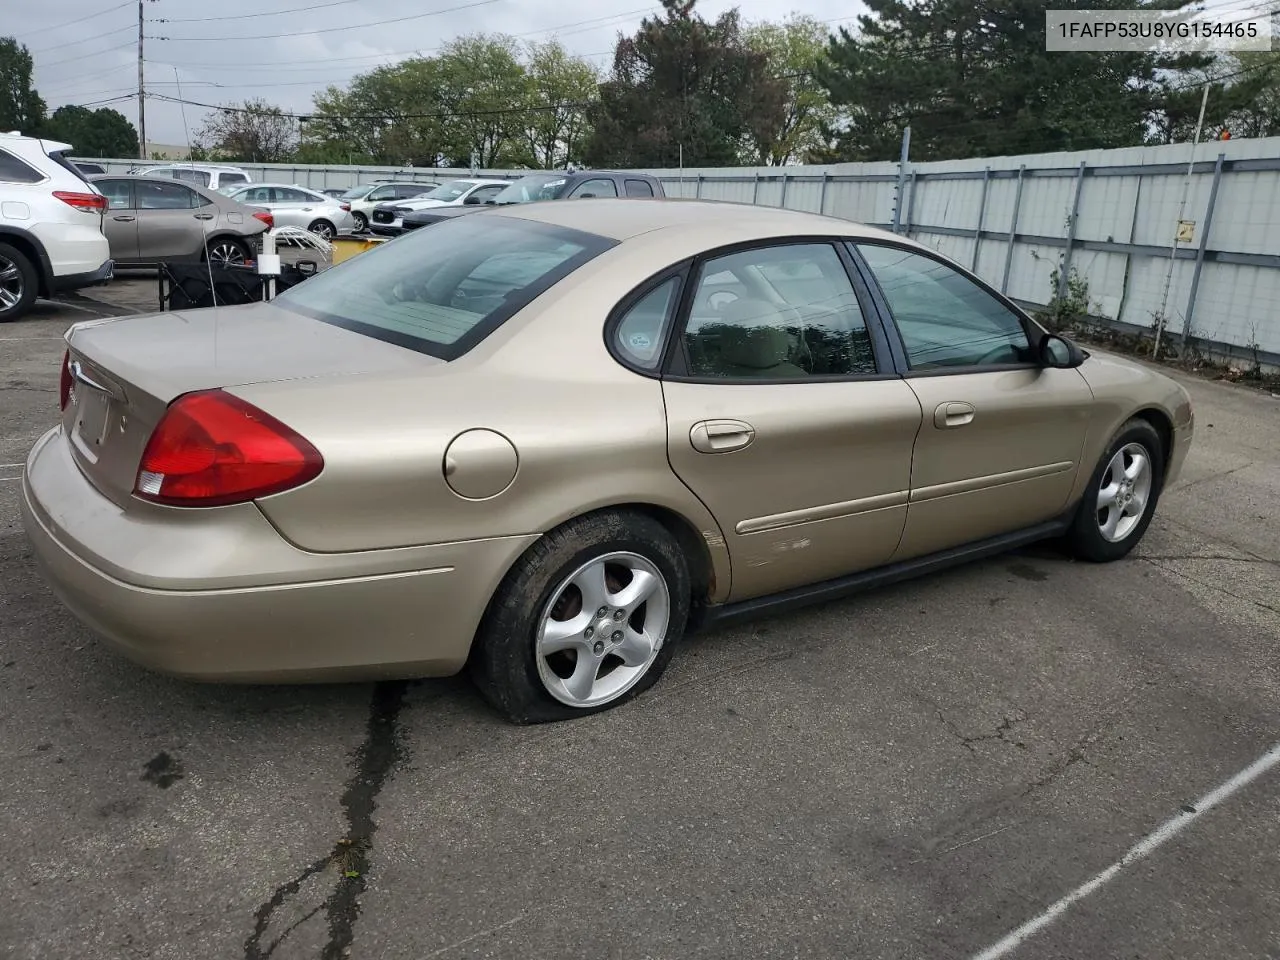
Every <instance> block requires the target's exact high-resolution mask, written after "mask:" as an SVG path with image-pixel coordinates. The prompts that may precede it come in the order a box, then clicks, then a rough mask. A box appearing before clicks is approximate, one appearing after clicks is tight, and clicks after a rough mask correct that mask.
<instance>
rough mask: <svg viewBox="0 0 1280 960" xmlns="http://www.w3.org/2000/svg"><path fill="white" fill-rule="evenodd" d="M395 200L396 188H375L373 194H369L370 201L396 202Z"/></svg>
mask: <svg viewBox="0 0 1280 960" xmlns="http://www.w3.org/2000/svg"><path fill="white" fill-rule="evenodd" d="M395 198H396V188H395V187H375V188H374V189H373V192H372V193H370V194H369V199H370V200H394V199H395Z"/></svg>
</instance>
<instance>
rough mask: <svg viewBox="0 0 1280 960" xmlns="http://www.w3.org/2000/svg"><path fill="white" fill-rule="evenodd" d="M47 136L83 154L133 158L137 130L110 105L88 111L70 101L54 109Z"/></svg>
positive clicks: (136, 142) (136, 149)
mask: <svg viewBox="0 0 1280 960" xmlns="http://www.w3.org/2000/svg"><path fill="white" fill-rule="evenodd" d="M44 133H45V135H46V136H48V137H50V138H51V139H54V140H61V141H63V142H65V143H69V144H71V146H72V148H73V149H74V150H75V152H76V153H77V154H79V155H80V156H82V157H136V156H137V155H138V131H137V130H135V129H134V126H133V124H132V123H130V122H129V121H128V119H126V118H125V115H124V114H123V113H121V112H120V111H118V110H112V109H111V108H110V107H100V108H99V109H97V110H90V109H89V108H88V107H78V106H75V105H73V104H68V105H66V106H62V107H59V108H58V109H57V110H55V111H53V116H51V117H50V118H49V120H48V122H47V123H46V124H45V126H44Z"/></svg>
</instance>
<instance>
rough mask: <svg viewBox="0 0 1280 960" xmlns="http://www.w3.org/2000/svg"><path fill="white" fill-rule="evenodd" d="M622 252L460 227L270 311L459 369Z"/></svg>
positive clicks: (431, 232)
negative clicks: (558, 287)
mask: <svg viewBox="0 0 1280 960" xmlns="http://www.w3.org/2000/svg"><path fill="white" fill-rule="evenodd" d="M616 242H617V241H615V240H610V239H608V238H606V237H600V236H597V235H595V234H592V233H584V232H581V231H578V230H570V229H568V228H565V227H558V226H552V225H549V224H543V223H536V222H533V221H529V220H516V219H509V218H507V217H497V216H492V215H486V214H480V215H477V216H470V217H458V218H456V219H453V220H446V221H444V222H442V223H437V224H432V225H431V226H429V227H423V228H421V229H418V230H415V231H413V232H412V233H408V234H405V235H404V236H402V237H398V238H397V239H395V240H393V241H391V242H389V243H387V244H384V245H383V246H381V247H377V248H375V249H373V250H370V251H368V252H366V253H363V254H361V255H360V256H357V257H352V258H351V259H350V260H347V261H346V262H344V263H342V264H340V265H339V266H336V267H331V268H330V269H328V270H325V271H323V272H321V273H319V274H317V275H316V276H314V277H311V278H309V279H308V280H306V281H304V282H302V283H299V284H298V285H297V286H294V287H291V288H290V289H289V290H287V291H286V292H285V293H282V294H281V295H280V296H278V297H276V299H275V300H274V301H273V302H274V303H275V304H276V305H278V306H281V307H284V308H285V309H288V310H293V311H295V312H297V313H302V314H305V315H306V316H309V317H313V318H315V319H317V320H321V321H323V322H325V323H332V324H334V325H336V326H339V327H344V328H345V329H347V330H354V331H355V332H357V333H362V334H364V335H366V336H370V337H376V338H378V339H379V340H386V341H388V342H390V343H395V344H398V345H400V346H403V347H408V348H409V349H411V350H417V351H419V352H421V353H427V354H430V355H432V356H435V357H439V358H441V359H443V360H452V359H454V358H456V357H459V356H461V355H462V354H464V353H466V352H467V351H468V350H470V349H471V348H472V347H473V346H475V345H476V344H477V343H479V342H480V341H481V340H483V339H484V338H485V337H486V336H488V335H489V334H490V333H492V332H493V331H494V330H495V329H497V328H498V327H499V326H500V325H501V324H502V323H503V322H504V321H505V320H507V318H509V317H511V316H513V315H514V314H515V313H517V312H518V311H519V310H521V309H522V308H524V307H525V306H526V305H527V304H529V303H530V302H531V301H532V300H533V299H534V298H535V297H537V296H538V295H539V294H541V293H543V292H544V291H546V290H547V289H549V288H550V287H552V286H553V285H554V284H556V283H558V282H559V281H561V280H563V279H564V278H565V277H567V276H568V275H569V274H570V273H572V272H573V271H575V270H577V269H578V268H579V267H581V266H582V265H583V264H584V263H586V262H587V261H589V260H591V259H592V258H594V257H597V256H599V255H600V254H601V253H603V252H604V251H605V250H608V249H609V248H610V247H612V246H614V245H615V244H616Z"/></svg>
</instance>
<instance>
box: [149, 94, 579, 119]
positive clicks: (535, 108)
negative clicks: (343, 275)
mask: <svg viewBox="0 0 1280 960" xmlns="http://www.w3.org/2000/svg"><path fill="white" fill-rule="evenodd" d="M147 98H148V99H149V100H164V101H167V102H169V103H184V104H186V105H187V106H189V107H204V108H205V109H207V110H218V111H221V112H222V113H261V111H258V110H253V109H250V108H248V107H236V106H223V105H220V104H216V103H202V102H200V101H198V100H186V99H183V98H181V97H169V96H165V95H164V94H162V93H152V94H147ZM589 106H591V103H590V102H587V101H581V102H579V101H572V100H566V101H562V102H559V103H543V104H536V105H532V106H523V107H496V108H494V109H492V110H445V111H438V112H435V113H395V114H391V113H374V114H344V115H342V116H340V117H337V116H326V115H324V114H317V113H315V112H314V111H313V112H311V113H288V112H286V111H283V110H281V111H280V112H279V113H276V112H275V111H272V112H271V113H272V116H278V117H283V118H285V119H289V120H316V121H319V120H337V121H351V120H390V121H400V120H451V119H454V118H457V117H500V116H507V115H510V114H513V113H540V112H542V111H545V110H564V109H569V108H578V109H584V108H586V107H589Z"/></svg>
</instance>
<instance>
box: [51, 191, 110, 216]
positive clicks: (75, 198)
mask: <svg viewBox="0 0 1280 960" xmlns="http://www.w3.org/2000/svg"><path fill="white" fill-rule="evenodd" d="M53 195H54V196H55V197H57V198H58V199H59V200H61V201H62V202H63V203H65V204H67V205H69V206H72V207H75V208H76V209H77V210H79V211H80V212H81V213H105V212H106V209H107V198H106V197H104V196H103V195H102V194H100V193H70V192H68V191H66V190H55V191H53Z"/></svg>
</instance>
